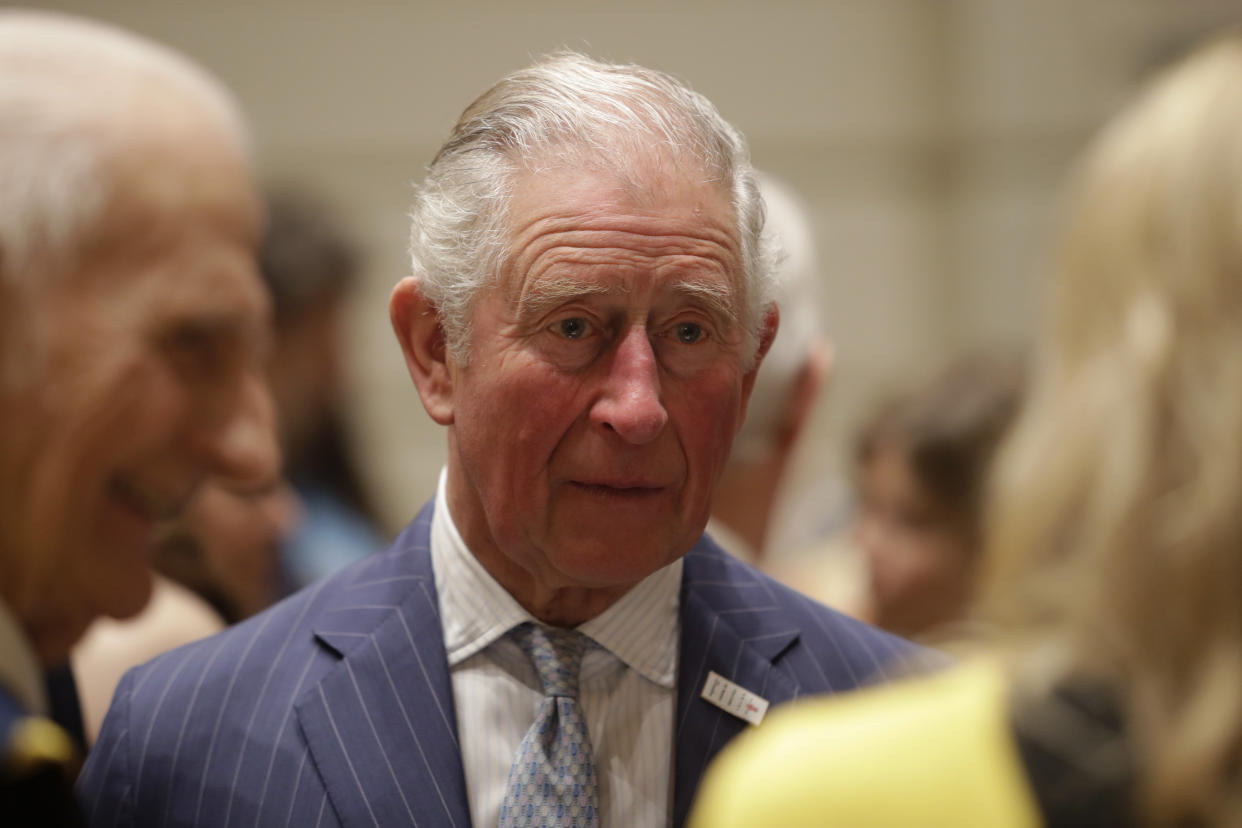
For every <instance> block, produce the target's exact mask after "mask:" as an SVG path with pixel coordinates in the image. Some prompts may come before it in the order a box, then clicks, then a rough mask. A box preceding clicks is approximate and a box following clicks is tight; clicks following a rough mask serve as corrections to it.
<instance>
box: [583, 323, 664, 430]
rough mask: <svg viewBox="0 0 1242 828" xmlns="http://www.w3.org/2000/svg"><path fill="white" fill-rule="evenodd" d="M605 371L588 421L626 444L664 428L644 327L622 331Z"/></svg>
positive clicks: (657, 375) (652, 355)
mask: <svg viewBox="0 0 1242 828" xmlns="http://www.w3.org/2000/svg"><path fill="white" fill-rule="evenodd" d="M607 370H608V375H607V377H606V378H605V383H604V389H603V393H602V395H601V396H600V398H599V400H598V401H597V402H596V403H595V405H594V406H593V407H592V409H591V421H592V422H593V423H595V424H596V425H598V426H600V427H602V428H604V429H607V430H609V431H613V432H615V433H616V434H617V435H618V436H619V437H620V438H621V439H623V440H625V441H626V442H627V443H631V444H633V445H642V444H644V443H649V442H651V441H652V440H654V439H655V438H656V437H658V436H659V434H660V432H661V431H663V430H664V426H665V424H666V423H667V422H668V412H667V411H666V410H665V409H664V403H663V401H662V400H661V399H660V372H659V366H658V365H657V364H656V358H655V353H654V351H652V349H651V341H650V340H649V339H648V338H647V331H646V329H645V328H643V327H642V326H634V327H632V328H630V329H629V331H627V332H626V334H625V335H624V336H623V337H622V339H621V341H620V342H619V343H617V348H616V352H615V354H614V355H613V358H612V360H611V362H610V363H609V364H608V368H607Z"/></svg>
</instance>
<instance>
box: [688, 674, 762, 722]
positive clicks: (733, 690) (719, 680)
mask: <svg viewBox="0 0 1242 828" xmlns="http://www.w3.org/2000/svg"><path fill="white" fill-rule="evenodd" d="M702 696H703V698H705V699H707V700H708V701H709V702H711V703H712V704H714V705H716V706H717V707H719V708H720V709H721V710H723V711H725V712H726V713H732V714H733V715H734V716H737V717H738V718H739V719H742V720H743V721H747V722H750V723H751V724H753V725H757V724H759V723H760V722H762V721H763V714H765V713H767V712H768V700H767V699H764V698H760V697H759V696H756V695H755V694H754V693H752V692H750V691H749V690H747V689H746V688H744V687H741V686H739V685H737V684H734V683H733V682H731V681H729V680H728V679H727V678H725V677H723V676H721V675H719V674H717V673H716V672H714V671H713V672H710V673H708V674H707V683H706V684H704V685H703V693H702Z"/></svg>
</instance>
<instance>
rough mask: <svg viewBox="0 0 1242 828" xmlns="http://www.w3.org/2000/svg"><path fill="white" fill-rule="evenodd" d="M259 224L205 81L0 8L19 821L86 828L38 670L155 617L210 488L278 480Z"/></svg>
mask: <svg viewBox="0 0 1242 828" xmlns="http://www.w3.org/2000/svg"><path fill="white" fill-rule="evenodd" d="M261 215H262V207H261V205H260V203H259V200H258V198H257V196H256V193H255V191H254V189H253V184H252V181H251V178H250V172H249V161H248V150H247V141H246V137H245V135H244V132H243V127H242V124H241V121H240V119H239V116H238V113H237V111H236V109H235V106H234V104H233V102H232V100H231V98H230V97H229V95H228V93H227V92H226V91H225V90H224V89H223V88H222V87H221V86H220V85H219V84H218V83H217V82H216V81H215V80H214V79H213V78H211V77H209V76H208V75H207V74H206V73H204V72H203V71H202V70H201V69H200V68H198V67H197V66H195V65H193V64H191V63H190V62H189V61H188V60H186V59H185V58H184V57H182V56H180V55H178V54H176V53H174V52H172V51H170V50H168V49H166V48H164V47H162V46H160V45H157V44H155V43H152V42H149V41H147V40H144V39H142V38H139V37H137V36H135V35H132V34H129V33H126V32H123V31H120V30H118V29H114V28H112V27H109V26H105V25H103V24H98V23H94V22H91V21H86V20H82V19H77V18H72V17H68V16H62V15H56V14H47V13H37V12H20V11H13V10H5V11H3V12H0V469H3V473H2V474H0V754H2V756H0V759H2V761H0V820H2V821H4V822H5V823H6V824H16V825H56V824H60V823H62V822H64V823H72V821H73V820H74V816H73V814H72V813H70V808H71V805H72V798H71V797H70V796H68V794H67V790H66V789H65V784H66V782H67V780H68V778H69V777H70V776H71V771H70V770H69V763H68V758H67V754H68V751H67V748H66V740H65V737H64V734H63V731H60V730H58V729H57V727H56V726H55V725H54V724H52V723H51V722H50V721H49V720H48V719H47V718H46V716H47V714H48V713H49V712H51V703H50V700H49V697H48V694H47V693H46V692H45V685H44V681H43V671H44V670H47V669H50V668H54V667H58V666H60V665H63V664H64V663H65V662H66V661H67V660H68V657H69V651H70V648H71V647H72V646H73V644H74V642H75V641H76V640H77V639H78V638H79V637H80V636H81V635H82V633H83V632H84V631H85V630H86V628H87V627H88V625H89V624H90V623H91V622H92V621H93V620H94V619H95V618H97V617H99V616H111V617H115V618H124V617H127V616H130V615H133V614H135V613H137V612H138V611H139V610H141V609H142V607H143V606H144V605H145V604H146V603H147V600H148V598H149V597H150V594H151V588H152V587H151V575H150V564H151V550H152V546H153V543H154V540H155V535H156V532H157V530H158V527H159V526H160V525H162V524H163V523H164V522H165V521H166V520H168V519H169V518H172V517H175V516H176V515H177V514H179V513H180V512H181V511H182V509H183V508H184V507H185V504H186V503H187V502H188V501H189V499H190V497H191V495H192V493H193V492H194V491H195V490H196V489H197V487H198V485H199V484H200V482H201V481H202V480H203V479H204V478H206V477H207V476H208V475H209V474H218V475H222V476H224V477H227V478H230V479H234V480H237V481H253V480H258V479H263V478H265V477H267V476H270V475H272V474H274V473H275V468H276V463H277V460H276V458H277V450H276V445H275V442H274V439H273V432H272V425H273V423H272V411H271V400H270V397H269V395H268V391H267V388H266V385H265V383H264V379H263V377H262V374H261V372H260V370H259V367H258V357H259V354H260V353H261V351H262V349H263V344H264V342H265V340H266V337H267V332H268V330H267V324H268V318H267V316H268V312H269V305H268V299H267V296H266V291H265V290H264V288H263V285H262V283H261V282H260V281H259V279H258V275H257V273H256V272H255V266H254V252H255V248H256V246H257V243H258V237H259V231H260V226H261ZM74 712H75V713H76V711H74Z"/></svg>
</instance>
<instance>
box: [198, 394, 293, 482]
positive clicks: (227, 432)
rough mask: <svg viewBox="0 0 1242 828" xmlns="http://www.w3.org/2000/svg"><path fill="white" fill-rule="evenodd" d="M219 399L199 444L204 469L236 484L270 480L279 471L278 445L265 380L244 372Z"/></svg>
mask: <svg viewBox="0 0 1242 828" xmlns="http://www.w3.org/2000/svg"><path fill="white" fill-rule="evenodd" d="M222 402H224V405H223V406H222V409H221V410H219V411H218V412H217V417H215V418H213V420H214V422H212V423H210V425H208V426H207V428H206V429H205V433H204V434H203V439H202V443H201V446H202V448H203V453H204V455H205V456H204V461H205V465H206V466H207V471H208V472H210V473H212V474H215V475H219V476H220V477H222V478H225V479H226V481H227V482H230V483H236V484H239V485H251V484H253V485H262V484H265V483H270V482H271V481H272V480H274V479H275V478H276V476H277V475H278V474H279V473H280V447H279V445H278V444H277V441H276V410H275V403H274V402H273V401H272V394H271V391H270V390H269V389H268V386H267V382H266V381H265V380H264V379H263V378H262V377H261V376H260V375H259V373H258V372H257V371H252V372H248V373H247V374H246V375H245V376H244V377H243V378H241V380H240V383H239V386H238V387H237V388H236V391H235V393H232V394H228V395H227V401H223V400H222Z"/></svg>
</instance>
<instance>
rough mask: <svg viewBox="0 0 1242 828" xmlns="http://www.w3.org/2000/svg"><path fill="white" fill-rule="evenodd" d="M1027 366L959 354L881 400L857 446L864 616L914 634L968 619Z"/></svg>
mask: <svg viewBox="0 0 1242 828" xmlns="http://www.w3.org/2000/svg"><path fill="white" fill-rule="evenodd" d="M1022 373H1023V372H1022V367H1021V364H1020V363H1019V361H1018V360H1017V359H1014V358H1011V357H1008V356H1005V355H1002V354H997V353H994V352H993V353H988V354H984V353H973V354H968V355H966V356H964V357H961V358H958V359H957V360H955V361H954V362H953V363H952V364H950V365H949V366H948V368H946V369H945V370H944V371H942V372H940V373H939V374H938V375H936V376H934V377H932V378H931V379H930V380H929V381H927V382H925V383H924V384H923V385H922V387H918V388H915V389H912V390H911V391H910V392H908V393H906V394H903V395H900V396H898V397H895V398H893V399H891V400H889V401H888V402H887V403H885V404H884V405H883V406H881V407H880V408H879V409H878V410H877V411H876V413H875V414H874V415H873V416H872V418H871V419H870V420H869V421H868V422H867V424H866V425H865V426H864V427H863V428H862V430H861V432H860V434H859V437H858V442H857V446H856V449H855V474H856V486H857V489H858V513H857V516H856V518H855V523H854V527H853V531H852V534H853V539H854V542H855V543H856V544H857V546H858V549H859V551H860V552H861V554H862V557H863V560H864V562H865V568H866V572H867V578H866V588H865V590H864V591H865V593H866V594H865V595H863V596H860V598H861V603H860V606H859V607H858V612H859V614H860V617H862V618H865V619H866V620H868V621H870V622H871V623H873V624H875V625H877V626H879V627H882V628H884V629H886V630H889V631H890V632H895V633H897V634H898V635H902V636H906V637H908V638H910V637H913V638H926V637H929V636H932V635H935V634H936V633H937V631H945V630H944V627H945V625H948V624H953V623H955V622H959V621H961V620H962V619H963V618H964V617H965V616H966V614H967V611H968V609H969V608H970V605H971V600H972V597H973V595H974V588H975V577H976V566H977V564H978V561H979V557H980V549H981V547H982V544H983V537H982V535H983V502H984V495H985V493H986V488H987V482H988V477H989V473H990V469H991V465H992V457H993V454H994V453H995V450H996V448H997V446H998V445H999V444H1000V441H1001V438H1002V437H1003V436H1004V434H1005V432H1006V430H1007V429H1008V428H1009V425H1010V423H1011V421H1012V420H1013V417H1014V415H1015V414H1016V413H1017V409H1018V405H1019V404H1020V402H1021V394H1022Z"/></svg>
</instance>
